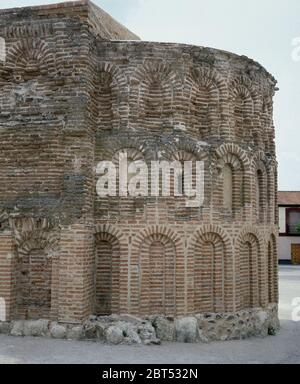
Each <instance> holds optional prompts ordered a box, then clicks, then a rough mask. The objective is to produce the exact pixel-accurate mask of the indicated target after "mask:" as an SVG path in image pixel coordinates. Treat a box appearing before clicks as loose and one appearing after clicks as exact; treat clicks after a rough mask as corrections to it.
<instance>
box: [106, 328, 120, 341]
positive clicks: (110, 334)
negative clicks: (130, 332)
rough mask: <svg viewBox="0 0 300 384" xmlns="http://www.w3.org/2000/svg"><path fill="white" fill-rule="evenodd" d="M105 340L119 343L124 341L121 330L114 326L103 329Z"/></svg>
mask: <svg viewBox="0 0 300 384" xmlns="http://www.w3.org/2000/svg"><path fill="white" fill-rule="evenodd" d="M105 337H106V341H107V342H108V343H110V344H115V345H117V344H121V343H122V342H123V341H124V334H123V331H122V330H121V329H120V328H118V327H116V326H111V327H109V328H108V329H107V330H106V331H105Z"/></svg>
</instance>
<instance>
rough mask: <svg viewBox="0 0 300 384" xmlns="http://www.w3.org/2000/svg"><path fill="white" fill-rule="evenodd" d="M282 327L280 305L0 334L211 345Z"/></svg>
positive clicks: (95, 320)
mask: <svg viewBox="0 0 300 384" xmlns="http://www.w3.org/2000/svg"><path fill="white" fill-rule="evenodd" d="M279 328H280V324H279V320H278V307H277V305H270V306H269V307H268V308H267V309H261V308H260V309H250V310H243V311H240V312H236V313H225V314H224V313H218V314H216V313H206V314H199V315H192V316H185V317H176V318H174V317H166V316H149V317H145V318H144V319H140V318H137V317H135V316H132V315H112V316H105V317H97V316H91V317H90V318H89V320H88V321H86V322H85V323H84V324H82V325H78V324H77V325H74V324H73V325H72V324H61V323H57V322H53V321H49V320H31V321H25V320H17V321H12V322H0V333H3V334H7V335H11V336H35V337H49V338H54V339H69V340H95V341H99V342H103V343H109V344H114V345H118V344H129V345H130V344H145V345H151V344H154V345H158V344H160V343H161V342H162V341H168V342H175V341H177V342H182V343H198V342H199V343H209V342H212V341H226V340H241V339H246V338H249V337H266V336H268V335H275V334H276V333H277V331H278V330H279Z"/></svg>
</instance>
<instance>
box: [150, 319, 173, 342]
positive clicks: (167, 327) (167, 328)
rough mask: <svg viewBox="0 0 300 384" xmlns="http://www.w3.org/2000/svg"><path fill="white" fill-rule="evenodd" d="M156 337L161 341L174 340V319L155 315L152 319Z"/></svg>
mask: <svg viewBox="0 0 300 384" xmlns="http://www.w3.org/2000/svg"><path fill="white" fill-rule="evenodd" d="M153 325H154V327H155V330H156V335H157V337H158V338H159V339H160V340H162V341H169V342H170V341H174V338H175V325H174V321H170V320H168V319H167V318H164V317H156V318H155V319H154V321H153Z"/></svg>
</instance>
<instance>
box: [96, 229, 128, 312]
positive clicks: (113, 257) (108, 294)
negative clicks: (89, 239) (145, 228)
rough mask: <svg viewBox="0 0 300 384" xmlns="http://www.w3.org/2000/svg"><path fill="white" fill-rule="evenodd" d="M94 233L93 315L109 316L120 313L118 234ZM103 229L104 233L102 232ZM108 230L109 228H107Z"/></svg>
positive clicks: (119, 252)
mask: <svg viewBox="0 0 300 384" xmlns="http://www.w3.org/2000/svg"><path fill="white" fill-rule="evenodd" d="M99 229H100V231H99V232H98V231H97V230H96V233H95V287H94V288H95V303H94V306H95V314H96V315H101V316H104V315H111V314H118V313H119V312H120V268H121V249H120V248H121V246H120V241H119V239H118V237H120V236H119V233H118V231H117V230H115V231H114V230H113V231H112V232H114V233H115V235H117V236H118V237H116V236H115V235H113V234H112V233H109V232H105V229H104V227H102V229H101V228H99ZM103 229H104V231H103ZM107 229H108V230H109V228H107Z"/></svg>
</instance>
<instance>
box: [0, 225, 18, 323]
mask: <svg viewBox="0 0 300 384" xmlns="http://www.w3.org/2000/svg"><path fill="white" fill-rule="evenodd" d="M14 268H15V261H14V258H13V237H12V234H11V232H9V231H5V232H2V233H0V299H1V301H2V300H3V299H4V301H5V307H6V308H5V310H6V320H7V321H10V320H12V316H13V313H12V312H13V308H14V302H15V294H14V287H15V277H14V275H15V274H14Z"/></svg>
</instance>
